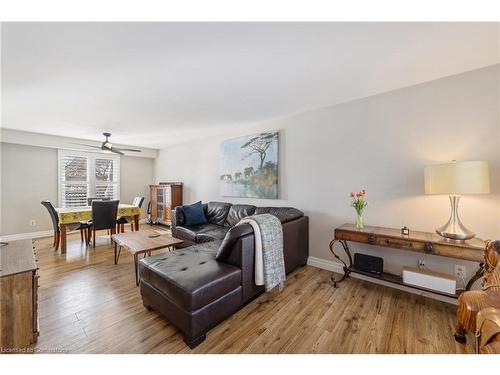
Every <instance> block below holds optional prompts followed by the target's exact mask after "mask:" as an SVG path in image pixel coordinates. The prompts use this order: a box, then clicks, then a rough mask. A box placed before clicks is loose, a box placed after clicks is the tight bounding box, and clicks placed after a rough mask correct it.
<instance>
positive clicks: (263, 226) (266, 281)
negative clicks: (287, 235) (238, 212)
mask: <svg viewBox="0 0 500 375" xmlns="http://www.w3.org/2000/svg"><path fill="white" fill-rule="evenodd" d="M240 224H250V225H251V226H252V228H253V231H254V237H255V261H254V263H255V285H264V287H265V289H266V292H269V291H270V290H271V289H273V288H274V287H275V286H278V290H279V291H280V292H281V291H282V290H283V287H284V286H285V278H286V275H285V261H284V257H283V227H282V226H281V222H280V221H279V219H278V218H277V217H276V216H274V215H270V214H262V215H253V216H249V217H246V218H244V219H242V220H240V222H239V223H238V224H237V225H240Z"/></svg>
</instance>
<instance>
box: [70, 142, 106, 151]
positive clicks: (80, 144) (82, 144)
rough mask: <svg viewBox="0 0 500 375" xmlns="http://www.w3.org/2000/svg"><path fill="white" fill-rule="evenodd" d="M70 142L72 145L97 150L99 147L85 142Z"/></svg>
mask: <svg viewBox="0 0 500 375" xmlns="http://www.w3.org/2000/svg"><path fill="white" fill-rule="evenodd" d="M70 144H72V145H79V146H86V147H92V148H98V149H99V150H100V149H101V146H94V145H87V144H85V143H73V142H70Z"/></svg>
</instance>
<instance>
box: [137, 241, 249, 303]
mask: <svg viewBox="0 0 500 375" xmlns="http://www.w3.org/2000/svg"><path fill="white" fill-rule="evenodd" d="M220 244H221V241H212V242H208V243H203V244H199V245H195V246H190V247H188V248H185V249H178V250H175V251H172V252H170V253H164V254H159V255H155V256H151V257H146V258H144V259H141V260H140V262H139V275H140V279H141V282H146V283H148V284H149V285H151V286H153V287H154V288H156V289H158V290H159V291H161V292H162V293H163V294H165V295H166V296H167V297H169V298H170V299H172V301H174V302H175V303H176V304H177V305H178V306H180V307H182V308H183V309H185V310H187V311H194V310H197V309H199V308H201V307H203V306H205V305H208V304H209V303H211V302H213V301H215V300H217V299H218V298H220V297H222V296H224V295H226V294H227V293H229V292H231V291H233V290H235V289H237V288H238V287H239V286H240V285H241V269H239V268H238V267H235V266H232V265H229V264H225V263H222V262H217V261H216V260H215V254H216V253H217V250H218V249H219V246H220Z"/></svg>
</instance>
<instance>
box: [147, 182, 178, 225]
mask: <svg viewBox="0 0 500 375" xmlns="http://www.w3.org/2000/svg"><path fill="white" fill-rule="evenodd" d="M149 194H150V202H151V220H152V221H153V222H160V223H165V224H170V223H171V220H172V210H173V209H174V208H175V207H177V206H182V182H160V183H159V184H158V185H149Z"/></svg>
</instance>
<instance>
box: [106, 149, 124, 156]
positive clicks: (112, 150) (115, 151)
mask: <svg viewBox="0 0 500 375" xmlns="http://www.w3.org/2000/svg"><path fill="white" fill-rule="evenodd" d="M109 151H111V152H114V153H115V154H120V155H125V154H124V153H123V152H121V151H120V150H119V149H117V148H112V149H111V150H109Z"/></svg>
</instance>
